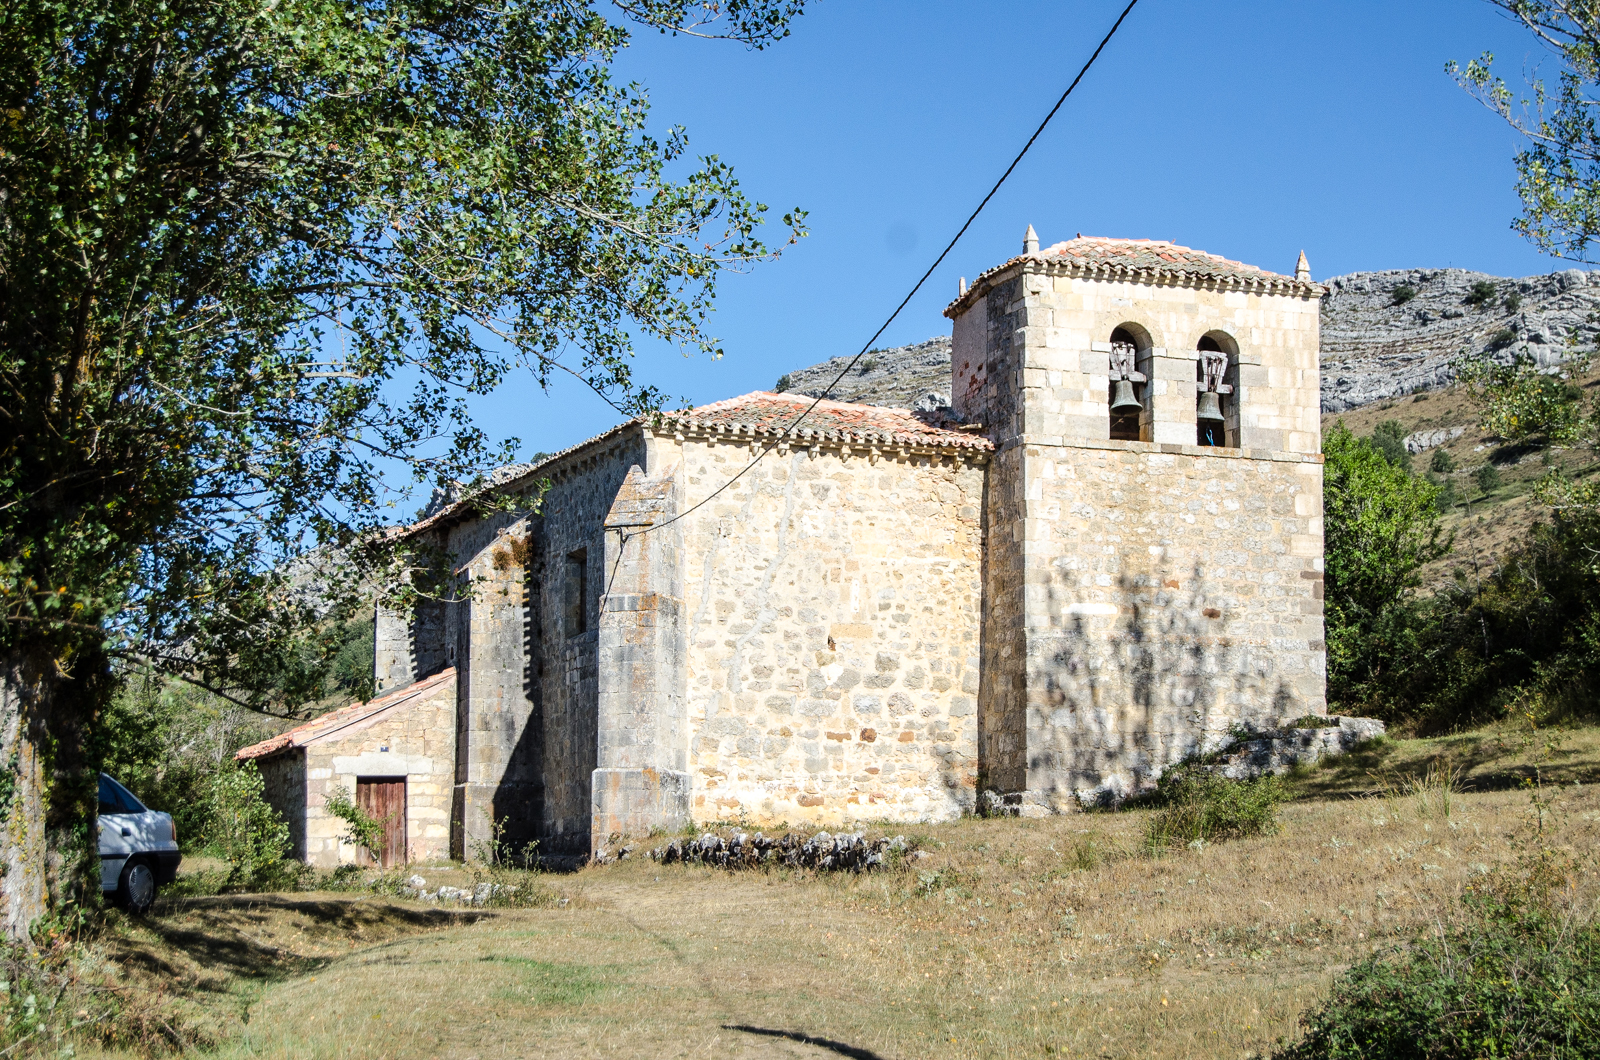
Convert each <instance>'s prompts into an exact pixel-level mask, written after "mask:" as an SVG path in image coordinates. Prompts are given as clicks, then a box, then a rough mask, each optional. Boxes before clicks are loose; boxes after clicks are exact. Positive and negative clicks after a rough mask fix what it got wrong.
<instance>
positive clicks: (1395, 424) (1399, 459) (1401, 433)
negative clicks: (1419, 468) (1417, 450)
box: [1372, 420, 1411, 471]
mask: <svg viewBox="0 0 1600 1060" xmlns="http://www.w3.org/2000/svg"><path fill="white" fill-rule="evenodd" d="M1372 445H1373V447H1374V448H1375V449H1377V450H1378V452H1380V453H1382V454H1383V458H1384V459H1385V460H1387V461H1389V463H1391V464H1393V465H1394V466H1395V467H1398V468H1403V469H1405V470H1406V471H1410V470H1411V450H1409V449H1407V448H1406V429H1405V426H1404V425H1403V424H1401V422H1400V421H1399V420H1384V421H1383V422H1381V423H1379V424H1378V425H1377V426H1376V427H1374V428H1373V429H1372Z"/></svg>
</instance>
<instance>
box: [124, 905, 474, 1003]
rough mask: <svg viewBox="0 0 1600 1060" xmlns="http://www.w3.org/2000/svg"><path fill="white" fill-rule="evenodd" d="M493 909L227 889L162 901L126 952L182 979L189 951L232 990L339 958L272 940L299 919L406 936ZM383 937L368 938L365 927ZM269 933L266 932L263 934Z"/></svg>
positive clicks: (321, 935) (302, 924) (333, 930)
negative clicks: (181, 961) (145, 940)
mask: <svg viewBox="0 0 1600 1060" xmlns="http://www.w3.org/2000/svg"><path fill="white" fill-rule="evenodd" d="M490 916H492V914H489V913H484V912H481V911H476V910H474V911H461V912H457V911H452V910H446V909H414V908H408V907H405V906H400V905H392V904H389V903H376V902H371V901H360V900H340V899H304V898H296V897H291V896H288V895H276V894H241V895H222V896H217V897H212V898H174V899H167V900H161V901H158V902H157V904H156V906H155V908H154V910H153V911H152V914H151V915H149V916H145V917H142V918H140V919H139V920H138V921H137V924H138V926H139V927H140V928H142V929H143V930H144V931H146V932H148V933H149V934H151V935H153V936H154V937H155V938H154V944H140V943H137V942H134V941H132V940H130V941H129V942H128V943H126V944H125V945H124V946H123V947H121V949H122V952H121V953H120V954H119V959H120V960H121V961H122V962H123V963H124V964H126V965H130V966H133V967H135V968H137V969H139V970H142V971H144V972H147V973H150V974H153V975H160V976H163V977H169V978H173V979H177V978H179V977H181V975H182V969H181V968H180V967H179V966H178V964H177V963H176V961H175V959H176V958H177V957H179V956H180V955H181V956H183V957H187V958H188V959H189V960H191V961H193V962H194V963H195V964H196V965H198V966H199V967H201V968H204V969H206V971H207V972H208V973H210V974H209V975H208V976H207V978H206V979H205V980H204V981H202V982H200V983H196V984H195V986H196V987H197V988H198V989H201V990H207V991H213V992H226V991H228V990H229V989H231V983H230V981H232V982H238V981H246V982H256V983H262V982H270V981H275V980H279V979H284V978H288V977H290V976H295V975H302V974H305V973H307V972H311V971H315V970H317V969H318V968H322V967H325V966H326V965H327V964H329V963H330V962H331V960H332V958H330V957H328V956H324V955H309V954H304V953H298V952H296V951H295V950H293V949H291V948H289V947H288V946H282V945H277V944H275V943H273V942H271V941H268V939H269V938H271V932H269V931H268V930H267V929H269V928H271V929H273V930H275V931H278V932H281V931H283V929H284V928H283V924H282V922H283V921H284V920H286V919H292V920H293V921H294V923H295V925H296V928H297V935H298V936H300V937H307V938H308V941H311V942H319V941H320V942H322V943H324V944H328V943H332V942H334V941H348V940H352V939H355V940H360V941H367V942H380V941H386V940H387V939H388V938H392V937H395V936H399V935H409V934H414V933H417V932H421V931H428V930H433V929H437V928H443V927H450V926H457V925H460V926H464V925H467V924H473V923H476V922H477V921H480V920H483V919H485V918H488V917H490ZM363 932H366V933H368V934H369V935H373V934H377V935H381V936H383V937H382V938H376V937H371V938H367V939H362V933H363ZM263 934H265V935H267V937H266V938H263V937H262V935H263Z"/></svg>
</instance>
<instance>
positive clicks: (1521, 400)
mask: <svg viewBox="0 0 1600 1060" xmlns="http://www.w3.org/2000/svg"><path fill="white" fill-rule="evenodd" d="M1574 367H1581V366H1579V365H1575V366H1574ZM1457 372H1458V375H1459V378H1460V379H1461V382H1462V383H1464V384H1465V385H1466V387H1467V392H1468V396H1469V398H1470V399H1471V400H1472V401H1473V402H1474V403H1475V404H1476V405H1477V406H1478V409H1479V419H1480V422H1481V423H1482V424H1483V427H1484V429H1485V430H1487V431H1489V432H1490V433H1492V434H1496V435H1499V436H1500V437H1501V438H1504V439H1506V440H1507V441H1509V442H1535V443H1540V444H1546V445H1571V444H1574V443H1576V442H1579V441H1580V440H1582V439H1583V438H1585V437H1592V435H1593V425H1592V423H1591V422H1589V421H1586V420H1585V417H1584V409H1583V403H1582V396H1583V395H1582V391H1579V390H1577V388H1575V387H1572V386H1569V385H1568V384H1567V383H1566V382H1565V381H1563V380H1562V379H1560V378H1558V377H1557V376H1554V375H1551V374H1549V373H1547V372H1544V371H1542V370H1540V369H1539V367H1538V366H1537V365H1536V364H1534V362H1533V359H1532V358H1531V357H1529V356H1527V355H1526V354H1518V355H1517V357H1516V358H1515V359H1514V360H1513V361H1512V363H1510V364H1496V363H1495V362H1494V361H1492V360H1489V359H1488V358H1486V357H1482V358H1477V359H1474V360H1468V361H1464V362H1462V363H1460V364H1459V365H1458V366H1457Z"/></svg>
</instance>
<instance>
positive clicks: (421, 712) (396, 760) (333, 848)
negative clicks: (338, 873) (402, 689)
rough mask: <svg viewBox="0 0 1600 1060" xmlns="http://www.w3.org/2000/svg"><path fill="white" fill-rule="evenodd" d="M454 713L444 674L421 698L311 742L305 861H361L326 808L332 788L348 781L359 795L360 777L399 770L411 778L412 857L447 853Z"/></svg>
mask: <svg viewBox="0 0 1600 1060" xmlns="http://www.w3.org/2000/svg"><path fill="white" fill-rule="evenodd" d="M455 715H456V682H455V681H454V680H443V679H441V681H440V683H439V684H438V685H437V686H435V687H434V688H432V689H429V690H428V691H427V692H426V693H424V694H423V695H422V696H420V697H418V698H417V699H415V700H412V701H410V702H407V703H404V704H402V705H400V706H398V707H396V708H394V709H392V710H389V711H385V712H382V713H380V714H378V715H376V716H374V717H372V718H368V719H367V720H365V721H361V722H357V723H355V724H354V725H351V726H349V727H347V728H344V729H340V730H338V731H336V732H333V733H330V734H328V735H326V736H323V737H319V738H317V739H315V740H312V741H311V742H310V743H309V744H307V745H306V746H305V747H304V748H303V749H302V750H301V751H300V753H301V754H304V756H305V785H304V791H305V813H304V818H303V820H304V835H305V839H304V847H303V855H302V856H303V857H304V858H305V860H306V861H307V862H308V863H309V864H312V865H316V866H320V867H332V866H336V865H340V864H348V863H353V862H354V861H355V860H356V850H355V848H354V847H353V846H351V845H350V844H348V843H343V842H340V840H339V837H340V836H341V835H342V834H343V833H344V831H345V829H346V826H345V823H344V822H343V821H341V820H339V819H338V818H336V817H332V816H329V815H328V814H327V813H326V812H325V811H324V810H323V804H324V800H325V799H326V798H327V794H328V789H329V788H330V787H332V786H333V785H335V784H338V785H342V786H343V787H344V788H345V789H347V790H348V791H349V792H350V795H351V797H352V798H354V797H355V793H356V780H357V778H358V777H397V776H404V777H405V778H406V854H407V857H408V859H409V860H411V861H432V860H436V859H441V858H446V857H448V856H449V855H450V800H451V783H452V781H453V779H454V762H455ZM292 753H293V752H291V754H292ZM281 757H288V756H281Z"/></svg>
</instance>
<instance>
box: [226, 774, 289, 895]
mask: <svg viewBox="0 0 1600 1060" xmlns="http://www.w3.org/2000/svg"><path fill="white" fill-rule="evenodd" d="M264 791H265V784H264V783H263V781H262V779H261V773H260V772H259V771H258V770H257V769H256V764H255V763H254V762H246V763H244V764H243V765H237V766H229V767H226V768H222V769H219V770H217V771H216V772H215V773H213V774H212V775H211V778H210V783H209V784H208V791H207V795H208V796H209V800H208V801H209V803H210V805H209V814H208V816H209V826H208V828H207V831H206V839H207V841H208V844H209V845H210V846H211V847H212V848H213V849H214V850H216V852H217V854H218V856H220V857H221V858H223V859H224V860H226V861H227V862H228V876H227V880H226V884H225V885H226V886H227V887H230V888H239V889H242V890H257V889H261V888H263V887H266V886H270V885H271V884H272V883H273V882H274V881H275V880H276V879H277V878H278V877H279V876H280V875H281V874H282V873H283V870H284V869H285V868H286V866H285V865H284V859H285V857H286V856H287V855H288V849H289V826H288V825H287V824H285V823H284V822H283V818H282V817H279V816H278V812H277V811H276V810H274V809H273V808H272V807H271V806H270V805H269V804H268V803H267V800H266V799H265V798H264V797H263V792H264Z"/></svg>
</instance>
